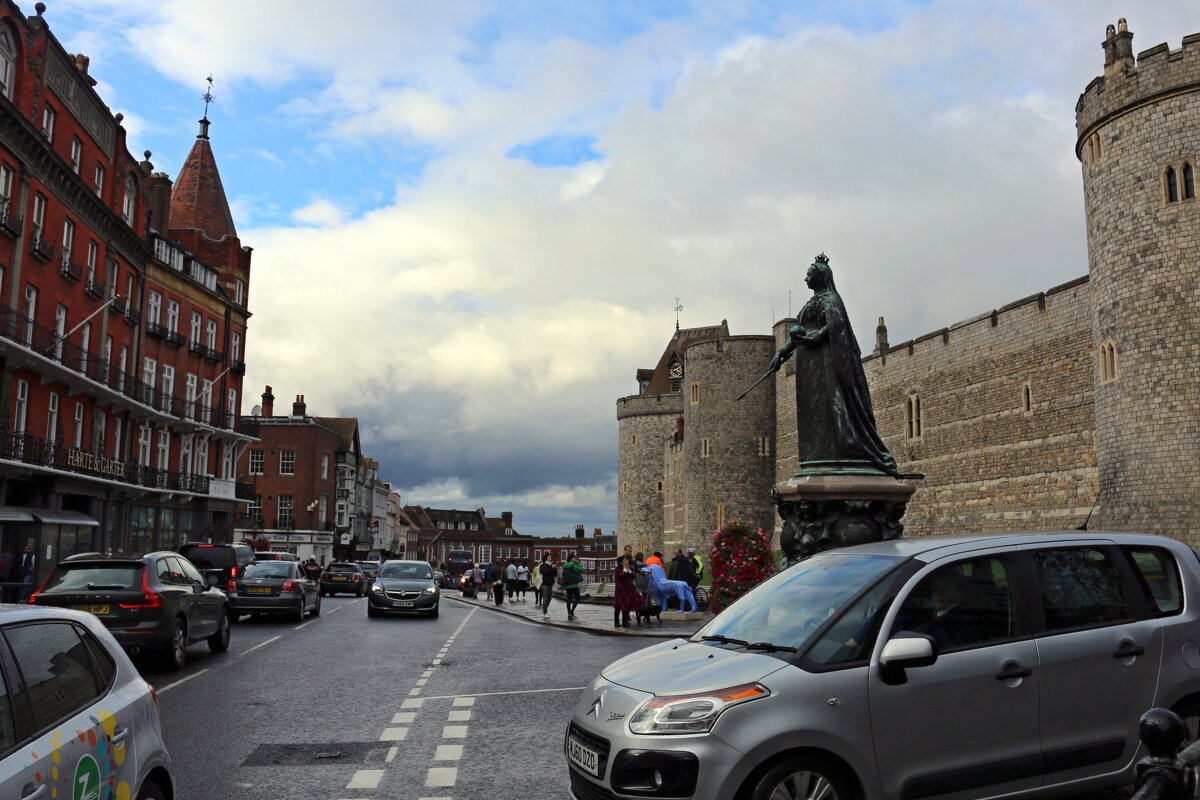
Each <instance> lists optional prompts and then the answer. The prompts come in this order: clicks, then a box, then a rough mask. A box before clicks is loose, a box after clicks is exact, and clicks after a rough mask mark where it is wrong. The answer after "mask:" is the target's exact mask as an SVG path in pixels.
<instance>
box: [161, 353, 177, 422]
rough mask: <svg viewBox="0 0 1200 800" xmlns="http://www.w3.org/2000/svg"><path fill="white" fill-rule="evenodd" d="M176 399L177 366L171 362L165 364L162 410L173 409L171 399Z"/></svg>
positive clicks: (168, 410)
mask: <svg viewBox="0 0 1200 800" xmlns="http://www.w3.org/2000/svg"><path fill="white" fill-rule="evenodd" d="M173 399H175V368H174V367H173V366H171V365H170V364H163V378H162V410H163V411H166V412H168V413H169V412H170V411H171V401H172V400H173Z"/></svg>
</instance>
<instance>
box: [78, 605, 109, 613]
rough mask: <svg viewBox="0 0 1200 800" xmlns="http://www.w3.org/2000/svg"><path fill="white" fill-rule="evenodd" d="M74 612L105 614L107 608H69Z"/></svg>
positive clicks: (104, 606)
mask: <svg viewBox="0 0 1200 800" xmlns="http://www.w3.org/2000/svg"><path fill="white" fill-rule="evenodd" d="M71 608H73V609H75V610H76V611H87V612H88V613H89V614H107V613H108V606H106V605H102V606H99V605H93V606H71Z"/></svg>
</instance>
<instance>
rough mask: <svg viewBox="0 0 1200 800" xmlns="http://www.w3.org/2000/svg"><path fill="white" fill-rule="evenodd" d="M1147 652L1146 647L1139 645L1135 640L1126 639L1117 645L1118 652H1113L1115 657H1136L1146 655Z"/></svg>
mask: <svg viewBox="0 0 1200 800" xmlns="http://www.w3.org/2000/svg"><path fill="white" fill-rule="evenodd" d="M1145 652H1146V648H1144V647H1138V646H1137V645H1136V644H1134V643H1133V642H1131V641H1128V640H1126V641H1124V642H1121V644H1120V645H1118V646H1117V652H1115V653H1113V658H1135V657H1137V656H1140V655H1144V654H1145Z"/></svg>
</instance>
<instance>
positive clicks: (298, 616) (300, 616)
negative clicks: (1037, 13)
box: [289, 595, 307, 622]
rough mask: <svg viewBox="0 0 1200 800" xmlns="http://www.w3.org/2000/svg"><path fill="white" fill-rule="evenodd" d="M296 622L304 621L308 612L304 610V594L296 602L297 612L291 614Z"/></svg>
mask: <svg viewBox="0 0 1200 800" xmlns="http://www.w3.org/2000/svg"><path fill="white" fill-rule="evenodd" d="M289 616H290V617H291V618H292V619H293V620H295V621H296V622H304V618H305V617H306V616H307V614H306V613H305V612H304V595H300V601H299V602H298V603H296V613H295V614H290V615H289Z"/></svg>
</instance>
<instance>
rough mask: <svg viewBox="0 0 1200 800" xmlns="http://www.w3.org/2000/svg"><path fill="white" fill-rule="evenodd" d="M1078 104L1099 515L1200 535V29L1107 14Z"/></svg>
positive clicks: (1153, 529) (1108, 520)
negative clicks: (1177, 36)
mask: <svg viewBox="0 0 1200 800" xmlns="http://www.w3.org/2000/svg"><path fill="white" fill-rule="evenodd" d="M1103 48H1104V75H1103V76H1101V77H1097V78H1096V79H1095V80H1093V81H1092V82H1091V83H1090V84H1089V85H1088V87H1087V88H1086V90H1085V91H1084V92H1083V94H1082V95H1081V96H1080V98H1079V102H1078V104H1077V105H1076V109H1075V110H1076V129H1077V131H1078V141H1077V144H1076V154H1077V155H1078V157H1079V159H1080V161H1081V162H1082V167H1083V185H1084V198H1085V203H1086V215H1087V236H1088V262H1089V272H1090V284H1091V287H1090V292H1091V302H1092V308H1093V319H1092V331H1093V336H1094V341H1095V348H1096V356H1097V358H1096V365H1095V430H1096V449H1097V461H1098V466H1099V472H1100V497H1099V515H1100V525H1099V526H1095V527H1103V528H1106V529H1114V530H1138V531H1145V532H1150V533H1161V534H1166V535H1171V536H1176V537H1180V538H1185V539H1187V540H1189V541H1190V542H1191V543H1192V544H1193V545H1195V544H1198V543H1200V467H1198V465H1197V463H1196V462H1197V453H1200V327H1198V326H1200V321H1198V320H1197V319H1196V318H1195V314H1196V311H1197V310H1198V309H1200V200H1197V197H1196V189H1197V186H1196V183H1197V178H1200V176H1198V175H1197V170H1198V169H1200V162H1198V160H1200V34H1193V35H1191V36H1188V37H1185V38H1184V39H1183V47H1182V48H1181V49H1180V50H1177V51H1174V52H1172V51H1171V50H1170V48H1169V47H1168V46H1167V45H1166V44H1160V45H1158V46H1157V47H1153V48H1151V49H1149V50H1146V51H1144V52H1142V53H1140V54H1138V55H1137V57H1136V59H1135V57H1134V55H1133V34H1132V33H1131V32H1130V31H1129V30H1128V29H1127V26H1126V24H1125V20H1124V19H1122V20H1121V21H1120V23H1119V24H1118V25H1117V26H1109V29H1108V33H1107V36H1106V39H1105V41H1104V44H1103Z"/></svg>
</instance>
